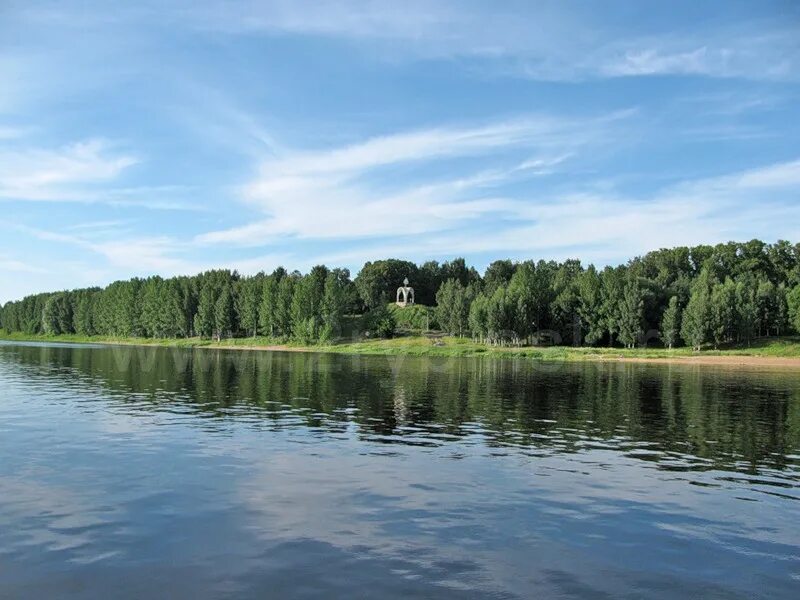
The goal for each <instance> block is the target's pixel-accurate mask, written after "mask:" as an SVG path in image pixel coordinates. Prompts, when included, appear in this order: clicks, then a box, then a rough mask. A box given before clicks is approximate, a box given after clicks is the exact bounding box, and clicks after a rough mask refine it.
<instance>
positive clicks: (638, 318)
mask: <svg viewBox="0 0 800 600" xmlns="http://www.w3.org/2000/svg"><path fill="white" fill-rule="evenodd" d="M618 314H619V323H618V324H617V330H618V331H619V341H620V342H622V343H623V344H624V345H625V347H626V348H634V347H636V343H637V342H638V341H639V338H641V336H642V333H643V326H642V322H643V316H644V297H643V294H642V288H641V286H640V285H639V281H638V279H637V278H635V277H629V278H628V282H627V283H626V284H625V287H624V288H623V291H622V303H621V304H620V306H619V307H618Z"/></svg>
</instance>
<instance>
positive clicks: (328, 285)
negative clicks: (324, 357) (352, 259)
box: [319, 269, 350, 342]
mask: <svg viewBox="0 0 800 600" xmlns="http://www.w3.org/2000/svg"><path fill="white" fill-rule="evenodd" d="M349 284H350V273H349V271H347V269H334V270H333V271H331V272H330V273H328V276H327V277H326V278H325V289H324V293H323V297H322V306H321V310H322V315H321V316H322V329H321V331H320V334H319V338H320V340H321V341H323V342H327V341H330V340H332V339H334V338H336V337H339V336H340V335H341V334H342V321H343V319H344V313H345V309H346V308H347V305H348V287H349Z"/></svg>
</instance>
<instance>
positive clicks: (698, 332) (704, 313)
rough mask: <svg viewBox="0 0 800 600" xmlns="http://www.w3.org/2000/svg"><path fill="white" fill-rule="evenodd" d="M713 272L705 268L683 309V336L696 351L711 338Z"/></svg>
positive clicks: (693, 285)
mask: <svg viewBox="0 0 800 600" xmlns="http://www.w3.org/2000/svg"><path fill="white" fill-rule="evenodd" d="M713 283H714V282H713V280H712V277H711V273H710V271H709V270H708V269H703V270H702V271H701V272H700V276H699V277H698V278H697V280H695V282H694V283H693V284H692V292H691V295H690V296H689V302H688V304H687V305H686V308H685V309H684V311H683V319H682V321H681V338H683V341H684V342H685V343H686V344H687V345H689V346H691V347H692V348H693V349H694V350H695V351H699V350H700V348H701V347H702V345H703V344H705V343H706V342H707V341H708V340H709V336H710V332H711V287H712V285H713Z"/></svg>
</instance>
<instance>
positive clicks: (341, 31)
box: [176, 0, 800, 81]
mask: <svg viewBox="0 0 800 600" xmlns="http://www.w3.org/2000/svg"><path fill="white" fill-rule="evenodd" d="M233 5H234V6H233V7H232V6H231V3H230V2H224V3H219V2H211V3H207V4H204V5H203V6H202V7H197V8H196V7H195V6H194V5H193V9H192V10H188V9H187V10H181V11H179V12H178V13H176V14H177V15H180V19H181V22H182V23H183V24H186V23H188V24H190V25H192V26H194V27H198V28H200V29H201V30H204V31H205V30H214V31H224V32H228V33H233V34H240V33H246V34H253V33H264V34H267V35H296V36H297V35H305V36H318V37H328V38H334V39H341V40H345V41H348V42H353V43H358V44H368V45H370V48H371V51H372V53H371V55H372V56H377V57H383V58H387V59H389V60H393V61H395V60H403V59H412V60H413V59H427V58H433V59H437V58H451V57H466V58H471V59H475V60H477V61H481V60H486V61H488V63H489V64H488V65H487V68H488V69H489V70H490V71H491V72H494V73H495V74H497V73H505V74H513V75H522V76H526V77H531V78H534V79H542V80H555V81H559V80H582V79H593V78H597V77H601V78H606V77H630V76H651V75H673V74H680V75H704V76H710V77H740V78H748V79H766V80H785V79H788V80H796V79H797V78H798V76H799V75H800V43H798V38H797V32H796V28H793V27H791V26H789V27H787V26H786V24H785V23H784V22H781V21H779V20H777V19H774V20H770V21H764V20H763V19H762V20H754V19H751V20H750V21H747V22H744V21H742V22H741V23H740V24H739V25H731V24H730V22H729V23H728V24H724V22H723V23H722V24H714V23H713V22H709V21H704V22H703V25H702V28H701V27H695V28H694V29H688V30H687V29H686V28H685V25H686V24H685V23H681V25H682V26H684V28H683V29H682V30H681V31H680V32H676V33H667V34H665V33H656V32H652V33H651V32H650V31H649V30H648V28H647V26H646V25H645V26H643V25H642V23H641V22H637V23H635V27H634V24H633V23H629V22H627V21H626V20H625V19H623V18H619V19H615V18H614V10H615V9H612V10H607V7H606V6H604V5H603V4H602V3H601V4H598V5H595V6H594V7H592V5H590V4H585V5H579V6H574V5H571V6H570V7H569V9H567V8H565V5H564V4H563V3H557V2H552V3H551V2H545V3H536V4H535V5H531V6H530V7H528V8H526V7H525V6H524V5H523V6H520V5H517V6H515V7H513V8H511V7H510V6H502V5H497V4H496V3H493V4H490V3H481V2H454V1H447V0H429V1H425V2H416V1H413V2H404V3H402V5H400V4H398V3H396V2H391V1H383V2H382V1H370V2H363V1H360V0H351V1H347V2H306V1H303V0H294V1H285V0H273V1H267V2H259V3H255V4H253V3H249V2H234V3H233ZM606 13H608V15H606ZM176 18H177V17H176ZM626 26H627V27H626Z"/></svg>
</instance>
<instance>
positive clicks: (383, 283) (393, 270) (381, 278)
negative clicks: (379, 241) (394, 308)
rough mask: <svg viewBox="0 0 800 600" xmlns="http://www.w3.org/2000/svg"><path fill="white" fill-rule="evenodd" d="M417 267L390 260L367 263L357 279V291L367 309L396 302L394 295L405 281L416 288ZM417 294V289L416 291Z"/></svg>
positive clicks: (404, 262) (410, 263) (412, 264)
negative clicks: (390, 301) (407, 280)
mask: <svg viewBox="0 0 800 600" xmlns="http://www.w3.org/2000/svg"><path fill="white" fill-rule="evenodd" d="M416 275H417V266H416V265H415V264H414V263H412V262H408V261H406V260H397V259H388V260H376V261H375V262H368V263H366V264H365V265H364V266H363V267H362V268H361V271H360V272H359V274H358V276H357V277H356V279H355V286H356V290H357V291H358V295H359V297H360V298H361V301H362V302H363V303H364V306H366V307H367V308H374V307H376V306H379V305H381V304H386V303H387V302H388V301H389V300H390V299H392V300H394V293H395V291H396V290H397V288H398V286H400V285H402V283H403V279H405V278H406V277H407V278H408V279H409V281H410V283H411V286H412V287H413V286H415V283H414V280H415V276H416ZM415 293H416V289H415Z"/></svg>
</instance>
